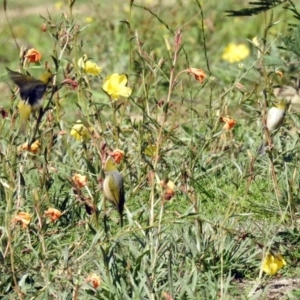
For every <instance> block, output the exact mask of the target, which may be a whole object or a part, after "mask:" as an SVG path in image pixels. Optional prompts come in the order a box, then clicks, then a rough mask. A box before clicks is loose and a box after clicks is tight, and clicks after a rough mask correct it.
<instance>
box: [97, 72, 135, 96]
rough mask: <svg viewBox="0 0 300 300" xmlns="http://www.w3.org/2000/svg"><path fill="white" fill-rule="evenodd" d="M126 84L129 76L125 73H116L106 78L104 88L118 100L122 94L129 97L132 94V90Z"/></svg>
mask: <svg viewBox="0 0 300 300" xmlns="http://www.w3.org/2000/svg"><path fill="white" fill-rule="evenodd" d="M126 84H127V77H126V75H125V74H121V75H119V74H117V73H114V74H112V75H110V76H108V77H107V78H106V80H105V82H104V83H103V86H102V88H103V90H104V91H105V92H106V93H107V94H108V95H110V96H111V97H112V98H113V99H114V100H118V99H119V97H120V96H123V97H126V98H127V97H129V96H130V95H131V92H132V90H131V88H129V87H127V86H126Z"/></svg>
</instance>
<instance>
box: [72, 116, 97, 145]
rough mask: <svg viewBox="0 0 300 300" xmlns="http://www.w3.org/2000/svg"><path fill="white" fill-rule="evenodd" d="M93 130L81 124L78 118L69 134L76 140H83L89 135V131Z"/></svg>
mask: <svg viewBox="0 0 300 300" xmlns="http://www.w3.org/2000/svg"><path fill="white" fill-rule="evenodd" d="M89 131H90V132H93V128H92V127H90V128H89V130H88V129H87V128H86V127H85V126H84V125H83V124H82V122H81V121H80V120H77V121H76V124H75V125H74V126H73V127H72V129H71V132H70V134H71V136H73V137H74V138H75V139H76V140H77V141H83V140H86V139H88V138H89V137H90V132H89Z"/></svg>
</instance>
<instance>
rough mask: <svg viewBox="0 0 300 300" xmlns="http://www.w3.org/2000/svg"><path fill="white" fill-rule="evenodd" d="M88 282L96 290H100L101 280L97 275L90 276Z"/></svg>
mask: <svg viewBox="0 0 300 300" xmlns="http://www.w3.org/2000/svg"><path fill="white" fill-rule="evenodd" d="M86 281H87V282H89V283H91V284H92V285H93V287H94V288H95V289H96V288H98V287H99V286H100V284H101V279H100V277H99V276H98V275H97V274H91V275H90V276H88V278H87V279H86Z"/></svg>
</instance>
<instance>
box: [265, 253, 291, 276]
mask: <svg viewBox="0 0 300 300" xmlns="http://www.w3.org/2000/svg"><path fill="white" fill-rule="evenodd" d="M285 265H286V262H285V260H284V258H283V257H282V256H281V254H280V253H278V254H271V253H267V255H266V257H265V258H264V260H263V263H262V269H263V271H264V272H265V273H267V274H268V275H275V274H276V273H277V272H278V271H279V270H280V269H281V268H283V267H284V266H285Z"/></svg>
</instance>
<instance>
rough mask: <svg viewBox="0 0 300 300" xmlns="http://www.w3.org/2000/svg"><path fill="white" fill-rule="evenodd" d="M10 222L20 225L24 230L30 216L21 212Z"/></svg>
mask: <svg viewBox="0 0 300 300" xmlns="http://www.w3.org/2000/svg"><path fill="white" fill-rule="evenodd" d="M12 221H13V223H21V224H22V228H23V229H25V228H26V227H27V226H28V225H29V223H30V221H31V215H30V214H28V213H26V212H22V211H21V212H19V213H18V214H17V215H16V216H15V217H14V218H13V219H12Z"/></svg>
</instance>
